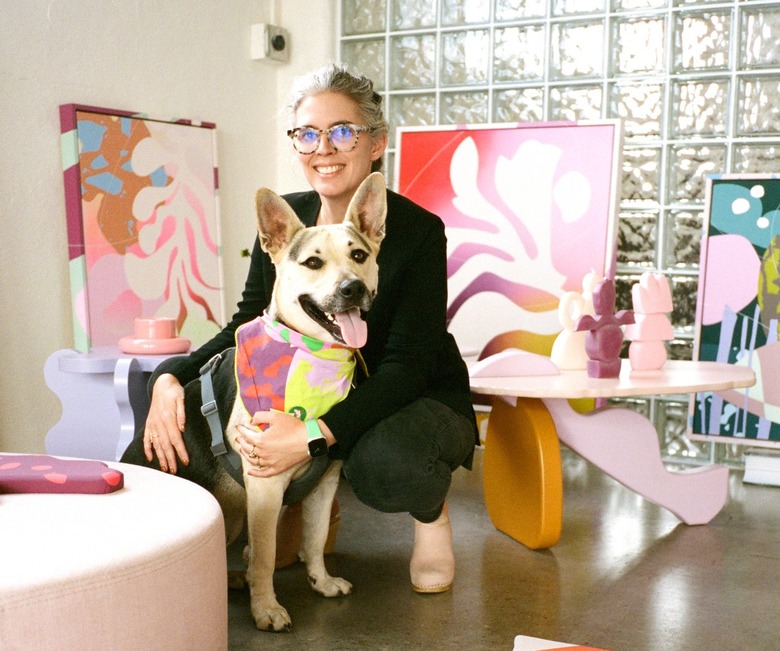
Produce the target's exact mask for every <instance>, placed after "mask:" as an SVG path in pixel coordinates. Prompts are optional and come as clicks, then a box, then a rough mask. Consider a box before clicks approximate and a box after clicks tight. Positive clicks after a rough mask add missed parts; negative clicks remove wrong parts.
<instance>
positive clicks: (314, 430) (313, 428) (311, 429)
mask: <svg viewBox="0 0 780 651" xmlns="http://www.w3.org/2000/svg"><path fill="white" fill-rule="evenodd" d="M303 424H304V425H305V426H306V432H307V433H308V434H309V440H310V441H313V440H314V439H320V438H323V439H324V438H325V435H324V434H323V433H322V430H321V429H320V424H319V423H318V422H317V421H316V420H313V419H312V420H305V421H303Z"/></svg>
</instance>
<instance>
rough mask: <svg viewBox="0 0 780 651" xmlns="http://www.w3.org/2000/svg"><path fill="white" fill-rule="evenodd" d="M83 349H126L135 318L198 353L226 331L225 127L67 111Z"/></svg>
mask: <svg viewBox="0 0 780 651" xmlns="http://www.w3.org/2000/svg"><path fill="white" fill-rule="evenodd" d="M59 115H60V132H61V152H62V169H63V180H64V189H65V217H66V222H67V240H68V267H69V278H70V293H71V306H72V319H73V333H74V349H75V350H77V351H78V352H84V353H86V352H89V351H91V350H92V349H93V348H98V347H106V346H116V345H117V342H118V341H119V340H120V339H121V338H123V337H126V336H132V335H133V333H134V327H133V326H134V321H135V319H136V318H140V317H143V318H152V317H169V318H175V319H176V332H177V335H178V336H179V337H183V338H187V339H189V340H190V342H191V344H192V346H193V347H197V346H199V345H200V344H202V343H204V342H205V341H208V340H209V339H210V338H211V337H212V336H213V335H214V334H216V333H217V332H218V331H219V330H221V328H222V324H224V322H225V306H224V281H223V270H222V257H221V256H222V250H221V247H222V245H221V233H220V214H219V174H218V163H217V139H216V125H215V124H214V123H212V122H196V121H193V120H187V119H165V118H155V117H150V116H149V115H147V114H145V113H138V112H133V111H125V110H116V109H109V108H102V107H96V106H90V105H86V104H76V103H68V104H62V105H60V107H59Z"/></svg>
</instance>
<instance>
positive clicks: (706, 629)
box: [229, 451, 780, 651]
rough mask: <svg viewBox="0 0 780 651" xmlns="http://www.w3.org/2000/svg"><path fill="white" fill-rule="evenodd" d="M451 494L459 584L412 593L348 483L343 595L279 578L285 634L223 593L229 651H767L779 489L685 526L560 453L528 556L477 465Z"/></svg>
mask: <svg viewBox="0 0 780 651" xmlns="http://www.w3.org/2000/svg"><path fill="white" fill-rule="evenodd" d="M476 457H477V458H476V463H475V469H474V471H472V472H468V471H465V470H462V469H461V470H459V471H458V472H457V473H456V474H455V479H454V482H453V487H452V490H451V492H450V498H449V504H450V516H451V519H452V522H453V532H454V537H455V555H456V559H457V574H456V580H455V585H454V586H453V589H452V591H451V592H448V593H444V594H441V595H418V594H416V593H414V592H413V591H412V589H411V587H410V584H409V571H408V565H409V558H410V555H411V548H412V537H413V525H412V522H411V520H410V518H409V516H408V515H403V514H395V515H386V514H380V513H376V512H373V511H371V510H369V509H368V508H367V507H365V506H363V505H362V504H361V503H360V502H358V501H357V499H356V498H355V497H354V495H353V494H352V493H351V491H350V489H349V487H348V486H346V484H345V482H343V481H342V484H341V487H340V488H339V499H340V501H341V511H342V524H341V529H340V532H339V538H338V543H337V545H336V550H335V552H334V554H332V555H330V556H328V557H327V558H326V563H327V565H328V568H329V571H330V572H331V574H333V575H335V576H343V577H344V578H346V579H348V580H349V581H350V582H352V584H353V586H354V591H353V593H352V594H351V595H350V596H348V597H343V598H337V599H326V598H324V597H321V596H319V595H318V594H316V593H314V592H313V591H312V590H311V589H310V588H309V587H308V583H307V581H306V576H305V568H304V567H303V565H302V564H301V563H298V564H296V565H294V566H292V567H290V568H287V569H284V570H280V571H278V572H277V573H276V578H275V582H276V592H277V597H278V598H279V601H280V603H282V604H283V605H284V606H285V607H286V608H287V609H288V611H289V612H290V616H291V617H292V620H293V631H292V632H291V633H265V632H260V631H258V630H257V629H256V628H255V627H254V623H253V621H252V617H251V614H250V612H249V597H248V593H247V592H244V591H231V592H230V595H229V618H230V648H231V649H234V650H240V649H274V650H275V649H295V650H296V651H297V650H299V649H311V648H316V649H334V650H339V651H347V650H350V649H361V650H367V649H368V650H374V649H377V650H379V649H388V650H393V651H395V650H400V649H414V650H419V651H428V650H430V649H458V650H459V651H470V650H472V649H504V650H506V651H510V650H511V649H512V647H513V645H514V638H515V636H516V635H528V636H532V637H538V638H545V639H550V640H556V641H559V642H567V643H570V644H581V645H589V646H595V647H601V648H604V649H609V650H611V651H645V650H646V651H702V650H708V651H732V650H737V649H739V650H741V649H745V650H747V649H750V651H776V650H777V649H780V609H778V600H779V599H780V488H773V487H764V486H751V485H747V484H744V485H743V483H742V479H741V473H740V472H736V471H733V472H732V476H731V487H730V493H731V497H730V500H729V502H728V503H727V505H726V507H725V508H724V510H723V511H722V512H721V513H720V514H719V515H718V516H717V517H716V518H715V519H714V520H713V521H712V522H711V523H710V524H709V525H706V526H698V527H689V526H686V525H684V524H681V523H680V522H679V521H678V520H677V519H676V518H675V517H674V516H673V515H671V514H670V513H669V512H667V511H665V510H664V509H662V508H660V507H657V506H655V505H653V504H651V503H649V502H647V501H646V500H644V499H643V498H641V497H638V496H637V495H635V494H634V493H632V492H631V491H629V490H627V489H625V488H623V487H622V486H620V485H619V484H617V483H616V482H614V481H613V480H611V479H609V478H607V477H605V476H604V475H603V474H602V473H601V472H600V471H598V470H596V469H595V468H593V467H591V466H590V465H589V464H588V463H587V462H585V461H583V460H582V459H581V458H580V457H578V456H576V455H574V454H573V453H571V452H567V451H564V460H563V462H564V474H565V487H564V496H565V503H564V521H563V535H562V537H561V540H560V541H559V543H558V544H557V545H556V546H555V547H553V548H552V549H550V550H545V551H531V550H529V549H527V548H525V547H523V546H522V545H520V544H519V543H516V542H515V541H513V540H512V539H510V538H509V537H508V536H505V535H504V534H502V533H500V532H498V531H496V530H495V529H494V527H493V526H492V524H491V522H490V519H489V517H488V515H487V513H486V511H485V506H484V502H483V498H482V473H481V467H482V454H481V451H479V452H478V453H477V455H476Z"/></svg>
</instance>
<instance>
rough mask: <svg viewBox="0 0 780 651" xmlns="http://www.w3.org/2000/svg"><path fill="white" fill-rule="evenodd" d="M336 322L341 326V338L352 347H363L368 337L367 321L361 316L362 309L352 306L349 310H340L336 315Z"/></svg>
mask: <svg viewBox="0 0 780 651" xmlns="http://www.w3.org/2000/svg"><path fill="white" fill-rule="evenodd" d="M334 316H335V317H336V323H337V324H338V326H339V328H341V338H342V339H343V340H344V343H345V344H347V346H349V347H350V348H362V347H363V346H365V345H366V340H367V339H368V328H367V327H366V322H365V321H363V319H361V318H360V310H359V309H358V308H356V307H355V308H352V309H351V310H348V311H347V312H339V313H337V314H335V315H334Z"/></svg>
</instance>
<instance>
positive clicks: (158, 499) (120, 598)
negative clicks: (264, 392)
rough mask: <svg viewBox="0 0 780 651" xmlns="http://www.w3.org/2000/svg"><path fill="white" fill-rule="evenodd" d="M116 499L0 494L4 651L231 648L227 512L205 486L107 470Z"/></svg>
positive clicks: (133, 470) (0, 642) (125, 468)
mask: <svg viewBox="0 0 780 651" xmlns="http://www.w3.org/2000/svg"><path fill="white" fill-rule="evenodd" d="M108 465H110V466H111V467H113V468H117V469H119V470H121V471H122V472H123V473H124V476H125V480H124V481H125V485H124V488H123V489H121V490H118V491H117V492H115V493H109V494H105V495H81V494H78V495H62V494H34V493H28V494H14V495H0V649H3V650H4V651H11V650H24V651H31V650H37V649H41V650H44V649H46V650H48V649H56V650H57V651H65V650H70V649H79V650H80V651H82V650H89V649H95V650H96V651H97V650H100V651H107V650H110V649H128V650H130V649H132V650H133V651H138V650H139V649H166V650H174V649H187V650H188V651H189V650H196V649H203V650H204V651H215V650H219V649H227V639H228V637H227V568H226V556H225V533H224V525H223V521H222V512H221V511H220V508H219V505H218V504H217V502H216V500H215V499H214V497H213V496H212V495H211V494H210V493H208V492H207V491H205V490H203V489H202V488H200V487H199V486H196V485H195V484H193V483H191V482H188V481H186V480H184V479H179V478H178V477H172V476H170V475H166V474H164V473H161V472H157V471H154V470H148V469H146V468H140V467H137V466H131V465H128V464H123V463H113V462H108Z"/></svg>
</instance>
